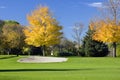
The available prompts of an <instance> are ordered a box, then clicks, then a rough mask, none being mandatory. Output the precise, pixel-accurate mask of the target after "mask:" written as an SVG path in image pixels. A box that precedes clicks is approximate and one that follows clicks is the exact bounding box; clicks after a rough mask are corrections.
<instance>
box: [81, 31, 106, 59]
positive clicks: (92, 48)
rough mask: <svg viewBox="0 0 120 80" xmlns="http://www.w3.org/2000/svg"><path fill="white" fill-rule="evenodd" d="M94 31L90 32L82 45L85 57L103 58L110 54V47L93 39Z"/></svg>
mask: <svg viewBox="0 0 120 80" xmlns="http://www.w3.org/2000/svg"><path fill="white" fill-rule="evenodd" d="M92 34H93V31H92V30H90V29H89V30H88V32H87V33H86V36H85V37H84V40H83V44H82V51H83V53H84V54H85V56H92V57H103V56H106V55H107V54H108V46H107V45H106V44H105V43H103V42H98V41H95V40H93V39H92Z"/></svg>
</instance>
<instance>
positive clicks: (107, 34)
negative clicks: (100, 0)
mask: <svg viewBox="0 0 120 80" xmlns="http://www.w3.org/2000/svg"><path fill="white" fill-rule="evenodd" d="M104 6H105V8H103V9H104V10H103V13H104V14H105V15H106V16H104V17H103V19H102V20H98V21H94V22H92V23H91V28H94V30H95V33H94V35H93V39H95V40H98V41H103V42H109V43H112V44H113V57H116V46H117V42H120V24H119V22H120V20H119V19H120V0H108V1H107V3H105V4H104Z"/></svg>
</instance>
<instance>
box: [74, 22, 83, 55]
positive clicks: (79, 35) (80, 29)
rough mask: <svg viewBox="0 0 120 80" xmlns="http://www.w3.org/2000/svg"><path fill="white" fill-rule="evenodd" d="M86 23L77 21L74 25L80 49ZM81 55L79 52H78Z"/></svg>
mask: <svg viewBox="0 0 120 80" xmlns="http://www.w3.org/2000/svg"><path fill="white" fill-rule="evenodd" d="M83 29H84V25H83V24H82V23H76V24H75V25H74V27H73V38H74V40H75V42H76V43H77V44H76V47H77V49H78V50H79V48H80V46H81V40H82V33H83ZM78 55H79V53H78Z"/></svg>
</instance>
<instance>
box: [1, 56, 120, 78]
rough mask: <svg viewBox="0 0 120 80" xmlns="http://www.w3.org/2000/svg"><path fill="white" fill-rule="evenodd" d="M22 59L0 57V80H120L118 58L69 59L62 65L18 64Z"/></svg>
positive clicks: (119, 61) (119, 62) (119, 60)
mask: <svg viewBox="0 0 120 80" xmlns="http://www.w3.org/2000/svg"><path fill="white" fill-rule="evenodd" d="M2 57H3V58H4V57H8V58H4V59H3V58H2ZM23 57H25V56H20V57H10V56H0V80H74V79H76V80H120V58H108V57H106V58H81V57H70V58H69V59H68V61H67V62H63V63H18V62H17V60H18V59H20V58H23Z"/></svg>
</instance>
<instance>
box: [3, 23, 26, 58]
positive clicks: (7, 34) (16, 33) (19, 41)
mask: <svg viewBox="0 0 120 80" xmlns="http://www.w3.org/2000/svg"><path fill="white" fill-rule="evenodd" d="M22 30H23V27H22V26H21V25H20V24H19V23H18V22H16V21H5V24H4V26H3V28H2V47H3V48H4V49H7V51H8V54H9V52H10V51H11V49H13V48H16V49H22V47H23V45H24V34H23V31H22ZM16 54H17V56H18V53H16Z"/></svg>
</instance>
